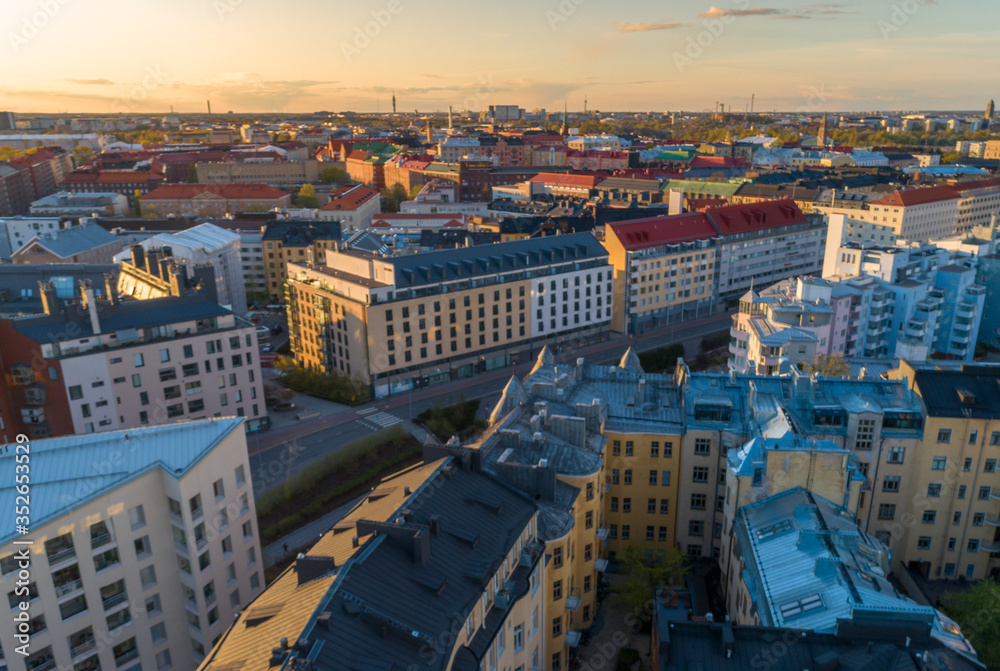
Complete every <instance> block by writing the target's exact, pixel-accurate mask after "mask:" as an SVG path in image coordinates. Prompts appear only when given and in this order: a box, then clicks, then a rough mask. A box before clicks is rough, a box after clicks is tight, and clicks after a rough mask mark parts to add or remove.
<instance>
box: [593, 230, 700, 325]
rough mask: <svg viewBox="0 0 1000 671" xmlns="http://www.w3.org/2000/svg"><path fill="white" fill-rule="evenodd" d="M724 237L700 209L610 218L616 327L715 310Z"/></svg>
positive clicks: (613, 321) (609, 247)
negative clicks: (717, 280) (716, 286)
mask: <svg viewBox="0 0 1000 671" xmlns="http://www.w3.org/2000/svg"><path fill="white" fill-rule="evenodd" d="M719 242H720V237H719V234H718V232H717V231H716V230H715V227H714V226H712V222H711V220H709V218H708V217H707V216H706V215H704V214H701V213H695V214H678V215H673V216H668V217H652V218H648V219H635V220H631V221H620V222H615V223H609V224H607V225H606V226H605V234H604V246H605V247H606V248H607V250H608V260H609V261H610V262H611V265H612V266H614V278H615V281H614V311H613V313H612V314H613V316H612V319H611V328H612V329H613V330H614V331H617V332H618V333H638V332H641V331H642V330H643V329H646V328H652V327H654V326H656V325H658V324H661V323H662V324H665V323H669V322H671V321H680V320H683V319H685V318H688V317H697V316H698V314H699V313H709V312H711V310H712V308H713V307H714V305H715V302H716V298H717V296H716V295H715V279H714V278H715V273H716V262H717V261H718V257H717V254H718V247H717V245H718V244H719Z"/></svg>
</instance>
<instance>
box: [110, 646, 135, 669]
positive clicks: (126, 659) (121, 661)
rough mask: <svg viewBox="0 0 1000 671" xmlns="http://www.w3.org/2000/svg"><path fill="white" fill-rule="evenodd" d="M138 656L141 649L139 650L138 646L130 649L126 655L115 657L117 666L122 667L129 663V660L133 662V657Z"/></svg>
mask: <svg viewBox="0 0 1000 671" xmlns="http://www.w3.org/2000/svg"><path fill="white" fill-rule="evenodd" d="M138 657H139V650H138V648H135V649H133V650H129V651H128V652H126V653H125V654H124V655H121V656H119V657H115V666H116V667H118V668H121V667H123V666H125V665H126V664H128V663H129V662H131V661H132V660H133V659H136V658H138Z"/></svg>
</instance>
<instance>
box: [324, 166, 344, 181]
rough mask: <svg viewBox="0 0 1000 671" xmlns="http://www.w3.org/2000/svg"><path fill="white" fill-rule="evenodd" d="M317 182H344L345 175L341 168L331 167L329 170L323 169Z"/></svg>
mask: <svg viewBox="0 0 1000 671" xmlns="http://www.w3.org/2000/svg"><path fill="white" fill-rule="evenodd" d="M319 181H321V182H337V183H340V182H346V181H347V173H346V172H344V170H343V169H342V168H338V167H336V166H331V167H329V168H323V172H321V173H320V175H319Z"/></svg>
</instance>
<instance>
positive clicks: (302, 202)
mask: <svg viewBox="0 0 1000 671" xmlns="http://www.w3.org/2000/svg"><path fill="white" fill-rule="evenodd" d="M295 207H309V208H317V207H319V198H317V197H316V187H314V186H313V185H312V184H303V185H302V188H301V189H299V195H297V196H295Z"/></svg>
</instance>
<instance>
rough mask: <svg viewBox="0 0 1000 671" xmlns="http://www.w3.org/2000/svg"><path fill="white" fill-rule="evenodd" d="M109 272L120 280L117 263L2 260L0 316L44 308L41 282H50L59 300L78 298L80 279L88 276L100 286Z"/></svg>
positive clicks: (92, 282)
mask: <svg viewBox="0 0 1000 671" xmlns="http://www.w3.org/2000/svg"><path fill="white" fill-rule="evenodd" d="M106 275H110V276H111V278H112V284H111V286H115V283H117V281H118V266H117V265H115V264H103V265H102V264H93V263H48V264H45V265H30V264H13V263H0V318H3V319H10V318H13V317H23V316H27V315H33V314H40V313H43V312H45V310H44V307H43V305H42V292H41V291H40V290H39V288H38V287H39V283H45V282H51V283H52V286H53V287H54V288H55V291H56V298H57V299H58V301H60V302H66V301H72V300H75V299H76V298H77V290H76V288H77V286H79V283H80V281H82V280H89V281H90V282H91V284H92V285H93V286H94V287H97V289H98V290H100V289H101V287H102V286H103V284H104V278H105V276H106Z"/></svg>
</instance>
